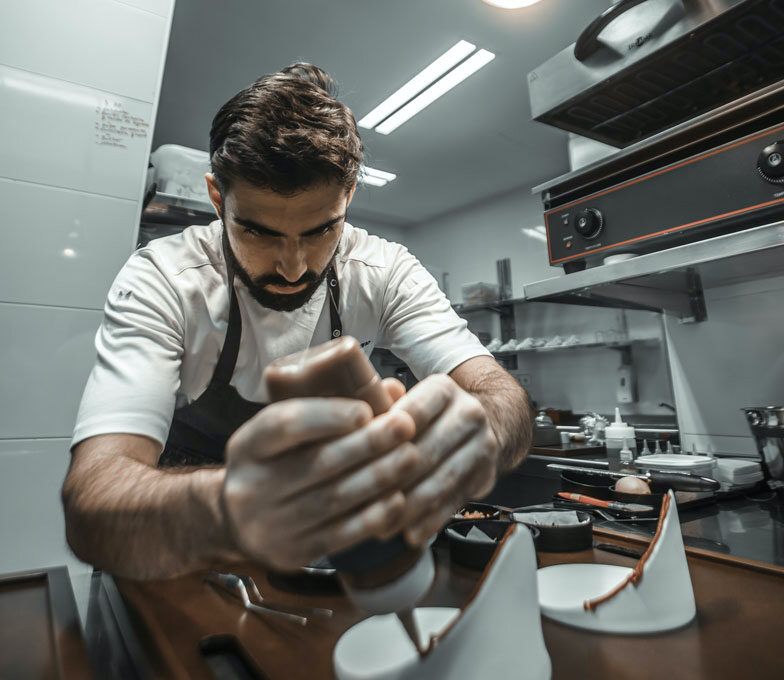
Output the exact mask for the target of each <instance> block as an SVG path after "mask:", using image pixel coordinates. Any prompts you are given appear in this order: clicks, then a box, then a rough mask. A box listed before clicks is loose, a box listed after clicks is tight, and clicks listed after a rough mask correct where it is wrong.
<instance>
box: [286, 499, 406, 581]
mask: <svg viewBox="0 0 784 680" xmlns="http://www.w3.org/2000/svg"><path fill="white" fill-rule="evenodd" d="M404 510H405V498H404V497H403V494H402V493H401V492H399V491H397V492H395V493H393V494H391V495H390V496H387V497H386V498H383V499H381V500H379V501H376V502H374V503H372V504H371V505H369V506H368V507H366V508H364V509H363V510H361V511H359V512H357V513H353V514H351V515H348V516H346V517H344V518H342V519H341V520H338V521H336V522H333V523H332V524H330V525H328V526H324V527H317V528H315V529H313V530H311V531H307V532H305V533H303V534H300V535H298V536H296V539H295V540H293V541H292V543H293V544H295V545H296V548H295V549H294V550H293V551H292V552H291V553H290V555H289V557H288V560H287V561H288V562H289V564H288V565H287V566H288V568H293V567H296V566H301V565H303V564H307V563H309V562H310V561H311V560H313V559H314V558H315V557H318V556H321V555H329V554H334V553H337V552H340V551H341V550H345V549H346V548H350V547H351V546H354V545H356V544H358V543H360V542H362V541H364V540H366V539H368V538H371V537H374V536H379V535H380V534H382V533H384V532H385V531H386V530H387V529H388V527H390V526H395V525H398V524H399V523H400V520H401V518H402V516H403V512H404Z"/></svg>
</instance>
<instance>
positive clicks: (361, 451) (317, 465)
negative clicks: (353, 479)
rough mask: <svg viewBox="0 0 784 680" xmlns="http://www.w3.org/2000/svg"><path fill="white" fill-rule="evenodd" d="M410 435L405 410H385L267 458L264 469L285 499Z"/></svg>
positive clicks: (376, 455) (327, 480)
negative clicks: (357, 425) (348, 428)
mask: <svg viewBox="0 0 784 680" xmlns="http://www.w3.org/2000/svg"><path fill="white" fill-rule="evenodd" d="M413 436H414V422H413V420H412V419H411V417H410V416H409V415H408V414H406V413H402V412H401V413H385V414H383V415H381V416H378V417H377V418H374V419H373V420H372V421H371V422H370V423H368V424H367V425H365V427H362V428H360V429H359V430H355V431H354V432H351V433H349V434H347V435H345V436H344V437H339V438H337V439H333V440H332V441H330V442H326V443H323V444H319V445H317V446H311V447H308V448H304V449H301V450H291V451H289V452H287V453H286V454H285V455H282V456H279V457H278V458H277V459H276V460H274V461H270V464H269V465H268V466H267V467H266V469H267V470H268V471H269V474H270V476H271V477H272V478H274V479H276V480H277V482H278V485H279V486H280V489H281V491H280V499H281V500H287V499H288V498H295V497H297V496H299V495H300V494H302V493H303V492H304V491H305V490H307V489H310V488H313V487H318V486H322V485H327V484H330V483H334V480H336V479H337V478H338V477H340V476H341V475H343V474H345V473H347V472H348V471H350V470H353V469H355V468H358V467H359V466H362V465H365V464H367V463H368V462H369V461H372V460H374V459H377V458H379V457H381V456H383V455H384V454H386V453H388V452H389V451H391V450H392V449H394V448H395V447H397V446H399V445H400V444H402V443H403V442H406V441H409V440H410V439H411V438H412V437H413ZM409 474H410V472H409ZM281 480H284V484H283V485H282V486H281ZM271 481H272V480H271Z"/></svg>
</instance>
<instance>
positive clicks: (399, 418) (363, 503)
mask: <svg viewBox="0 0 784 680" xmlns="http://www.w3.org/2000/svg"><path fill="white" fill-rule="evenodd" d="M387 387H388V389H390V391H391V393H393V396H395V397H396V396H399V394H400V390H399V388H397V387H395V386H391V387H390V385H389V383H388V384H387ZM466 397H468V395H466ZM412 411H414V413H413V414H412V415H413V417H412V415H409V412H408V410H407V409H405V408H403V409H395V410H394V411H392V412H390V413H387V414H384V415H381V416H378V417H377V418H373V417H372V416H373V414H372V411H371V409H370V407H369V406H368V405H367V404H366V403H364V402H361V401H356V400H349V399H337V398H329V399H319V398H311V399H289V400H286V401H281V402H278V403H275V404H271V405H270V406H267V407H266V408H264V409H263V410H262V411H261V412H260V413H258V414H257V415H256V416H255V417H253V418H251V419H250V420H249V421H248V422H247V423H245V424H244V425H243V426H242V427H240V428H239V429H238V430H237V431H236V432H235V433H234V434H233V435H232V437H231V438H230V439H229V441H228V443H227V445H226V477H225V483H224V486H223V490H222V504H223V507H224V513H225V516H226V520H227V524H228V527H229V529H230V531H231V533H232V534H233V536H234V540H235V542H236V544H237V545H238V547H239V548H240V549H241V550H242V551H243V552H244V553H246V554H247V555H248V556H249V557H251V558H253V559H256V560H260V561H262V562H263V563H266V564H268V565H270V566H272V567H274V568H277V569H281V570H290V569H295V568H297V567H300V566H304V565H307V564H309V563H310V562H311V561H312V560H313V559H315V558H317V557H320V556H322V555H326V554H330V553H333V552H338V551H340V550H342V549H344V548H348V547H350V546H352V545H355V544H356V543H359V542H360V541H362V540H364V539H366V538H370V537H374V536H381V535H386V534H390V533H392V534H394V533H397V532H398V531H399V530H400V527H401V520H402V518H403V516H404V514H405V510H406V507H405V504H406V499H405V497H404V495H403V493H402V492H401V491H400V489H401V488H402V485H403V483H404V482H405V480H407V479H410V478H411V476H412V473H413V471H414V470H416V469H417V466H418V464H419V454H418V451H417V448H418V447H415V446H414V445H413V444H411V443H410V440H411V439H412V437H413V436H414V433H415V431H417V430H419V429H420V427H419V425H418V424H415V420H414V419H415V418H419V419H420V420H421V421H422V423H423V424H424V423H425V422H429V421H430V420H432V417H433V416H432V415H431V414H430V413H429V411H427V409H424V410H422V409H420V410H416V409H412ZM450 413H451V412H450ZM464 429H465V428H464ZM439 432H440V429H439ZM436 436H440V435H436ZM428 441H429V439H428ZM419 448H422V447H419ZM423 450H425V451H428V448H427V443H425V447H424V449H423ZM429 488H430V487H426V486H423V490H422V492H421V493H420V494H419V495H420V496H422V497H423V498H424V497H426V496H428V494H427V491H428V489H429ZM428 497H429V496H428Z"/></svg>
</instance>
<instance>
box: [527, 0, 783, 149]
mask: <svg viewBox="0 0 784 680" xmlns="http://www.w3.org/2000/svg"><path fill="white" fill-rule="evenodd" d="M782 73H784V0H621V1H620V2H618V3H616V4H615V5H613V7H611V8H610V9H608V10H607V11H606V12H605V13H604V14H603V15H602V16H601V17H598V18H597V20H596V21H594V22H593V23H592V24H591V25H590V26H588V27H587V28H586V29H585V30H584V31H583V33H582V34H581V35H580V36H579V38H578V39H577V41H576V43H574V44H573V45H570V46H569V47H567V48H566V49H564V50H562V51H561V52H559V53H558V54H556V55H555V56H554V57H553V58H551V59H550V60H548V61H547V62H545V63H544V64H542V65H541V66H540V67H538V68H536V69H535V70H533V71H532V72H531V73H530V74H529V75H528V84H529V93H530V99H531V110H532V114H533V117H534V118H535V119H536V120H538V121H541V122H543V123H547V124H549V125H553V126H555V127H559V128H562V129H564V130H568V131H571V132H575V133H577V134H580V135H583V136H586V137H590V138H593V139H596V140H599V141H601V142H604V143H607V144H611V145H614V146H620V147H623V146H627V145H629V144H631V143H634V142H637V141H639V140H641V139H645V138H647V137H650V136H651V135H654V134H656V133H658V132H661V131H663V130H666V129H668V128H671V127H673V126H674V125H677V124H679V123H682V122H683V121H686V120H689V119H692V118H694V117H696V116H698V115H700V114H701V113H704V112H706V111H710V110H712V109H715V108H716V107H719V106H721V105H723V104H726V103H728V102H731V101H734V100H736V99H738V98H740V97H743V96H744V95H746V94H748V93H751V92H754V91H756V90H758V89H760V88H762V87H764V86H765V85H768V84H770V83H773V82H775V81H778V80H779V79H781V77H782Z"/></svg>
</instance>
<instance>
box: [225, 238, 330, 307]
mask: <svg viewBox="0 0 784 680" xmlns="http://www.w3.org/2000/svg"><path fill="white" fill-rule="evenodd" d="M223 252H224V253H225V254H226V258H227V259H229V260H231V265H232V267H233V269H234V272H235V273H236V274H237V276H238V277H239V278H240V281H242V282H243V283H244V284H245V286H246V287H247V288H248V291H249V292H250V294H251V295H252V296H253V299H254V300H256V302H258V303H259V304H260V305H261V306H262V307H266V308H267V309H272V310H274V311H276V312H293V311H294V310H295V309H299V308H300V307H302V306H303V305H305V304H307V303H308V302H309V301H310V298H312V297H313V295H314V294H315V292H316V291H317V290H318V288H319V286H320V285H321V282H322V281H323V280H324V279H325V278H326V277H327V272H328V271H329V268H330V267H331V266H332V264H333V262H334V261H335V254H336V253H337V248H335V252H334V253H332V257H331V258H330V260H329V264H328V265H327V266H326V267H324V271H322V272H321V273H320V274H317V273H316V272H314V271H313V270H312V269H308V270H307V271H306V272H305V273H304V274H303V275H302V276H301V277H300V278H299V279H298V280H297V281H295V282H294V283H291V282H290V281H287V280H286V279H285V278H284V277H282V276H280V275H277V274H262V275H261V276H256V277H251V275H250V274H248V272H247V271H245V269H243V267H242V265H241V264H240V263H239V261H238V260H237V258H236V256H235V255H234V251H233V250H232V249H231V244H230V243H229V237H228V236H227V234H226V227H225V226H224V227H223ZM303 283H304V284H306V286H305V288H303V289H302V290H300V291H297V292H296V293H272V292H270V291H269V290H267V289H266V288H265V286H268V285H273V286H281V287H284V286H285V287H290V288H296V287H298V286H301V285H302V284H303Z"/></svg>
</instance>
